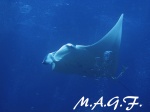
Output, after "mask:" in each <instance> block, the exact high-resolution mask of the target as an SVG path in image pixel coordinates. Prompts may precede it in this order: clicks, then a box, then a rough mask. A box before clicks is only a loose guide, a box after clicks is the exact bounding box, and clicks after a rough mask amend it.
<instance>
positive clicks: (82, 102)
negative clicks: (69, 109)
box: [73, 96, 142, 111]
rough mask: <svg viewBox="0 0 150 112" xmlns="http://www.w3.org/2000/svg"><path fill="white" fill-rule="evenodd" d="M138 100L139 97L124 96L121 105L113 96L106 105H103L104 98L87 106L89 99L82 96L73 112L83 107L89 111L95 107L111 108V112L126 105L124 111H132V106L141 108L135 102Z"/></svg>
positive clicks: (116, 97)
mask: <svg viewBox="0 0 150 112" xmlns="http://www.w3.org/2000/svg"><path fill="white" fill-rule="evenodd" d="M138 99H139V96H126V97H124V98H122V103H120V100H121V99H120V98H119V96H115V97H113V98H111V99H110V100H108V102H107V103H106V104H104V97H103V96H102V97H100V98H99V99H98V100H97V101H96V102H94V103H91V104H89V100H90V99H89V98H86V99H85V97H84V96H83V97H82V98H81V99H80V100H79V101H78V102H77V103H76V104H75V106H74V107H73V110H75V109H76V108H77V106H84V107H91V110H94V109H95V108H96V107H97V106H100V107H111V106H113V110H116V109H117V108H119V107H120V108H121V107H123V105H124V104H127V106H126V107H125V110H126V111H130V110H132V109H133V107H134V106H139V107H142V104H140V103H139V102H138V101H137V100H138Z"/></svg>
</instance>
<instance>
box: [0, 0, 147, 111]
mask: <svg viewBox="0 0 150 112" xmlns="http://www.w3.org/2000/svg"><path fill="white" fill-rule="evenodd" d="M149 4H150V1H149V0H0V52H1V53H0V59H1V61H0V112H92V111H91V108H90V107H84V106H83V107H80V106H78V107H77V108H76V110H73V107H74V106H75V104H76V103H77V102H78V100H79V99H80V98H81V97H82V96H85V98H90V102H91V103H94V102H97V100H98V99H99V98H100V97H102V96H103V97H104V104H106V102H107V101H108V100H109V99H111V98H112V97H114V96H119V97H120V103H122V99H123V98H124V97H125V96H139V99H138V100H137V101H138V102H140V104H142V107H139V106H134V107H133V109H132V110H131V112H149V111H150V109H149V106H150V44H149V43H150V38H149V35H150V31H149V29H150V22H149V20H150V17H149V16H150V5H149ZM122 13H124V21H123V34H122V43H121V48H120V56H119V68H118V73H116V74H119V73H120V71H121V66H122V65H123V66H126V67H128V69H127V70H126V71H125V73H124V74H123V75H122V77H120V78H119V79H118V80H112V79H110V78H100V79H99V80H95V79H93V78H85V77H82V76H80V75H71V74H70V75H66V74H61V73H55V72H53V71H51V68H50V66H45V65H43V64H42V60H43V58H44V57H45V55H46V54H47V53H49V52H52V51H55V50H57V49H58V48H60V47H61V46H62V45H63V44H66V43H68V42H71V43H73V44H85V45H87V44H91V43H94V42H96V41H97V40H99V39H100V38H101V37H102V36H104V35H105V34H106V33H107V32H108V31H109V30H110V29H111V28H112V27H113V25H114V24H115V23H116V21H117V20H118V18H119V16H120V15H121V14H122ZM113 107H114V106H112V107H100V106H97V107H96V108H95V109H94V110H93V112H113V111H114V110H113ZM126 107H127V104H123V107H120V106H118V108H117V109H116V110H115V111H116V112H126V110H125V108H126Z"/></svg>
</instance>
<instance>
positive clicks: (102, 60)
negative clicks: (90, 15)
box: [43, 14, 123, 77]
mask: <svg viewBox="0 0 150 112" xmlns="http://www.w3.org/2000/svg"><path fill="white" fill-rule="evenodd" d="M122 21H123V14H122V15H121V16H120V18H119V20H118V22H117V23H116V24H115V26H114V27H113V28H112V29H111V30H110V31H109V32H108V33H107V34H106V35H105V36H104V37H103V38H102V39H100V40H99V41H98V42H96V43H94V44H92V45H73V44H71V43H68V44H65V45H63V46H62V47H61V48H60V49H58V50H57V51H55V52H52V53H49V54H48V55H47V56H46V58H45V59H44V60H43V63H45V64H50V65H51V66H52V70H54V71H58V72H62V73H69V74H80V75H83V76H110V77H112V76H114V74H115V72H116V69H117V62H118V51H119V47H120V43H121V35H122Z"/></svg>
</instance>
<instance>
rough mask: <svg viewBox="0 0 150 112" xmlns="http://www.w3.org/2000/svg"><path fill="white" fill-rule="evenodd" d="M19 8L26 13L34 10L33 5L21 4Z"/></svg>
mask: <svg viewBox="0 0 150 112" xmlns="http://www.w3.org/2000/svg"><path fill="white" fill-rule="evenodd" d="M19 8H20V12H21V13H24V14H27V13H30V11H31V10H32V7H31V6H30V5H23V6H20V7H19Z"/></svg>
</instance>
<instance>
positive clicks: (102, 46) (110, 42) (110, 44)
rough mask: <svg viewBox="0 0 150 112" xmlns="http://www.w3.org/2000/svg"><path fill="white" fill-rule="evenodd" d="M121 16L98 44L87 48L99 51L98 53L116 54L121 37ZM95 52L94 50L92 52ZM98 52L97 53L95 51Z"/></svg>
mask: <svg viewBox="0 0 150 112" xmlns="http://www.w3.org/2000/svg"><path fill="white" fill-rule="evenodd" d="M122 21H123V14H122V15H121V16H120V18H119V20H118V21H117V23H116V24H115V26H114V27H113V28H112V29H111V30H110V31H109V32H108V33H107V34H106V35H105V36H104V37H103V38H102V39H100V40H99V41H98V42H96V43H94V44H92V45H90V46H88V47H89V48H90V49H99V51H107V50H110V51H115V52H118V49H119V47H120V43H121V36H122ZM94 51H95V52H96V50H94ZM97 52H98V51H97Z"/></svg>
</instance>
